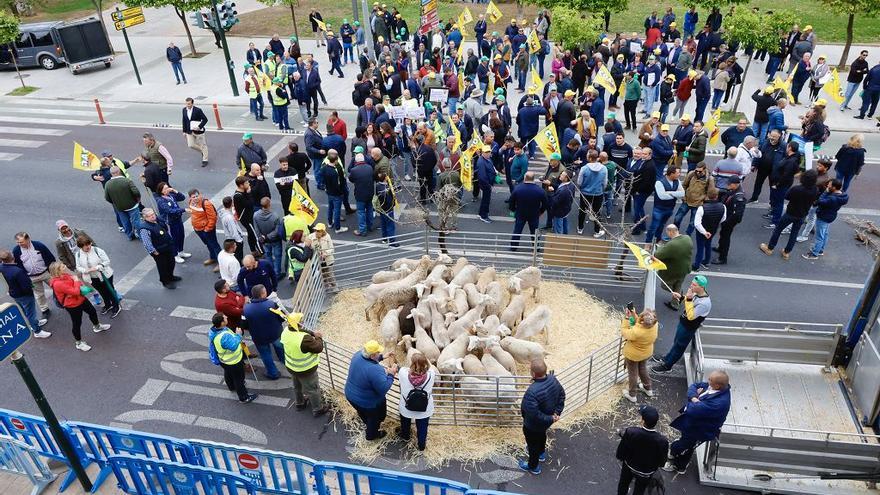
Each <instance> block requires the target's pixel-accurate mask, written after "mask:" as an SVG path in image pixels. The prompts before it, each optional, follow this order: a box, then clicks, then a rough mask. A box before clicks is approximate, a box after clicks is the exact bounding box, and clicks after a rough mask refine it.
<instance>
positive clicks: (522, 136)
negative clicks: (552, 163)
mask: <svg viewBox="0 0 880 495" xmlns="http://www.w3.org/2000/svg"><path fill="white" fill-rule="evenodd" d="M546 114H547V111H546V110H544V107H543V106H541V105H536V104H535V101H534V99H532V98H529V99H527V100H526V101H525V106H523V107H522V108H521V109H520V110H519V112H517V114H516V128H517V136H518V137H519V140H520V142H522V143H529V145H528V146H529V159H534V158H535V148H536V147H537V145H536V144H535V141H534V137H535V136H537V135H538V131H539V130H540V126H541V117H543V116H544V115H546Z"/></svg>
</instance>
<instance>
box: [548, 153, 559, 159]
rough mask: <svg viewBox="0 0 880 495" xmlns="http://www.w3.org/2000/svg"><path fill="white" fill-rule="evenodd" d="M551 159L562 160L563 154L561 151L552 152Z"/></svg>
mask: <svg viewBox="0 0 880 495" xmlns="http://www.w3.org/2000/svg"><path fill="white" fill-rule="evenodd" d="M550 159H551V160H562V155H560V154H559V153H551V154H550Z"/></svg>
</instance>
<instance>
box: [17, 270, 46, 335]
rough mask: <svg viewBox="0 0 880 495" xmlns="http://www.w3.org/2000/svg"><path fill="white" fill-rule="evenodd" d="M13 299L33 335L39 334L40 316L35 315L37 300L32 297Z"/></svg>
mask: <svg viewBox="0 0 880 495" xmlns="http://www.w3.org/2000/svg"><path fill="white" fill-rule="evenodd" d="M40 283H42V282H40ZM13 299H15V303H16V304H18V305H19V306H21V310H22V311H23V312H24V316H25V318H27V321H28V322H29V323H30V324H31V329H32V330H33V331H34V333H37V332H39V331H40V316H39V315H38V314H37V300H36V299H34V296H21V297H15V298H13Z"/></svg>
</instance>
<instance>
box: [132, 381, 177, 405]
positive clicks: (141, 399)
mask: <svg viewBox="0 0 880 495" xmlns="http://www.w3.org/2000/svg"><path fill="white" fill-rule="evenodd" d="M168 383H169V382H166V381H165V380H156V379H153V378H147V382H146V383H144V385H143V386H142V387H141V388H140V389H139V390H138V391H137V392H135V394H134V397H132V398H131V402H133V403H135V404H140V405H142V406H152V405H153V404H154V403H155V402H156V400H158V399H159V396H160V395H162V392H164V391H165V389H166V388H167V387H168Z"/></svg>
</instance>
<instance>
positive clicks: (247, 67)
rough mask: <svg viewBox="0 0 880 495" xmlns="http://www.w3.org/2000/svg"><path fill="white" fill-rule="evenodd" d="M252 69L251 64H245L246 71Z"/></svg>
mask: <svg viewBox="0 0 880 495" xmlns="http://www.w3.org/2000/svg"><path fill="white" fill-rule="evenodd" d="M251 67H253V65H251V64H244V68H245V69H250V68H251Z"/></svg>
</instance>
